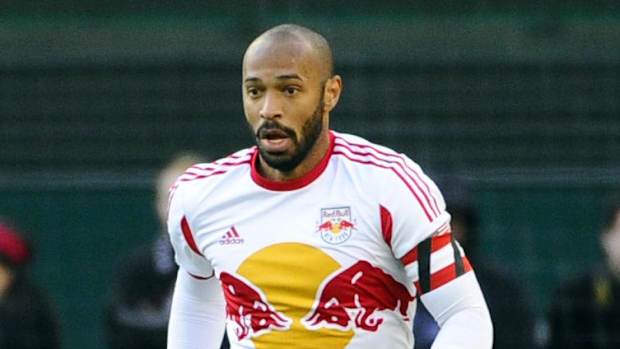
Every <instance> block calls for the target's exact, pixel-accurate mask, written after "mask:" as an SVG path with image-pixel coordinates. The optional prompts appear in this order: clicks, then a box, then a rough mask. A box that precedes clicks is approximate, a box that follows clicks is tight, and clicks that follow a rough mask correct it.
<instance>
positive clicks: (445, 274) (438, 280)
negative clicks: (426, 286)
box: [431, 257, 472, 291]
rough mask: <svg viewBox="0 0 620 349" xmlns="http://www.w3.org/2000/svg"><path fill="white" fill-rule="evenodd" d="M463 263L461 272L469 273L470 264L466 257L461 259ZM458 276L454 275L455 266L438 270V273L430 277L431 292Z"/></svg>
mask: <svg viewBox="0 0 620 349" xmlns="http://www.w3.org/2000/svg"><path fill="white" fill-rule="evenodd" d="M462 261H463V271H464V272H465V273H467V272H468V271H471V270H472V268H471V264H470V263H469V260H468V259H467V257H463V258H462ZM458 276H459V275H457V274H456V264H455V263H452V264H450V265H449V266H447V267H445V268H443V269H441V270H439V271H438V272H436V273H434V274H432V275H431V291H432V290H435V289H438V288H440V287H441V286H443V285H445V284H447V283H448V282H450V281H452V280H454V279H456V278H457V277H458Z"/></svg>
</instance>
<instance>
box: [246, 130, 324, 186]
mask: <svg viewBox="0 0 620 349" xmlns="http://www.w3.org/2000/svg"><path fill="white" fill-rule="evenodd" d="M334 138H335V136H334V133H333V132H332V131H329V148H328V150H327V153H326V154H325V156H323V159H321V162H319V163H318V165H316V166H315V167H314V168H313V169H312V170H311V171H310V172H308V173H306V174H305V175H304V176H302V177H299V178H295V179H291V180H287V181H274V180H271V179H269V178H266V177H263V176H262V175H261V174H260V173H259V172H258V170H257V168H258V154H259V151H258V147H255V150H254V154H252V162H251V164H252V171H251V175H252V180H253V181H254V183H256V184H258V185H259V186H261V187H263V188H265V189H269V190H275V191H288V190H295V189H300V188H303V187H305V186H307V185H308V184H310V183H312V182H314V180H315V179H317V178H318V177H319V176H320V175H321V174H322V173H323V171H325V168H327V164H328V163H329V159H330V158H331V157H332V153H333V151H334Z"/></svg>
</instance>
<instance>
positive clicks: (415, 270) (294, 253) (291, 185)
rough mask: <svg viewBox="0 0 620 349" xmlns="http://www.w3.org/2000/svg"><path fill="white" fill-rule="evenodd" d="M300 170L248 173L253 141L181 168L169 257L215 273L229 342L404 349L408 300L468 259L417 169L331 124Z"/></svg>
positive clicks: (408, 339)
mask: <svg viewBox="0 0 620 349" xmlns="http://www.w3.org/2000/svg"><path fill="white" fill-rule="evenodd" d="M330 142H331V145H330V148H329V151H328V153H327V154H326V155H325V157H324V158H323V159H322V161H321V162H320V164H319V165H318V166H317V167H316V168H314V169H313V170H312V171H311V172H310V173H308V174H307V175H306V176H304V177H303V178H299V179H295V180H291V181H286V182H274V181H270V180H269V179H266V178H264V177H262V176H261V175H260V174H259V173H258V172H257V171H256V161H257V156H258V150H257V148H256V147H252V148H249V149H245V150H242V151H239V152H237V153H235V154H233V155H231V156H229V157H227V158H224V159H221V160H218V161H215V162H214V163H210V164H199V165H196V166H193V167H191V168H190V169H188V171H187V172H186V173H185V174H184V175H182V176H181V177H180V178H179V180H178V181H177V183H176V184H175V185H174V186H173V188H172V193H171V202H170V214H169V223H168V224H169V230H170V234H171V240H172V243H173V245H174V247H175V251H176V260H177V263H178V264H179V265H180V266H181V267H182V268H183V269H185V270H186V271H187V272H188V273H190V274H191V275H192V276H194V277H196V278H210V277H217V278H218V279H219V280H220V283H221V286H222V291H223V293H224V296H225V299H226V318H227V331H228V335H229V340H230V342H231V346H232V347H233V348H355V349H362V348H372V349H376V348H385V347H389V348H397V349H398V348H403V349H405V348H407V349H410V348H412V345H413V338H412V333H411V326H412V320H413V316H414V313H415V306H416V300H417V298H419V296H420V295H421V294H424V293H426V292H429V291H432V290H434V289H437V288H439V287H441V286H442V285H444V284H446V283H449V282H451V281H452V280H454V279H455V278H457V277H458V276H459V275H461V274H464V273H467V272H468V271H469V270H470V269H471V267H470V265H469V263H468V262H467V259H466V258H465V257H464V255H463V252H462V250H461V248H460V247H459V246H458V244H457V243H456V242H455V241H454V240H453V239H452V238H451V234H450V230H449V229H450V228H449V220H450V215H449V214H448V213H447V212H446V210H445V208H446V205H445V202H444V199H443V197H442V195H441V193H440V191H439V190H438V189H437V187H436V186H435V184H434V183H433V182H432V181H431V180H430V179H429V178H428V177H427V176H426V175H425V174H424V173H423V172H422V170H421V169H420V167H419V166H418V165H417V164H416V163H414V162H413V161H411V160H410V159H408V158H407V157H406V156H404V155H402V154H398V153H396V152H394V151H392V150H390V149H388V148H385V147H382V146H379V145H375V144H372V143H370V142H368V141H366V140H364V139H362V138H359V137H356V136H352V135H346V134H341V133H337V132H333V131H331V132H330Z"/></svg>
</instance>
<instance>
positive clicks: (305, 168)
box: [258, 127, 330, 181]
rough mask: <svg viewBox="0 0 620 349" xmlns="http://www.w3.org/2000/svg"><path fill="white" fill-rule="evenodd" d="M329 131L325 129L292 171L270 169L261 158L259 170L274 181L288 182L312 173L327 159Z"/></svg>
mask: <svg viewBox="0 0 620 349" xmlns="http://www.w3.org/2000/svg"><path fill="white" fill-rule="evenodd" d="M329 146H330V143H329V129H328V128H326V127H324V128H323V130H322V131H321V135H320V136H319V138H318V139H317V140H316V142H315V143H314V145H313V146H312V148H311V149H310V151H309V152H308V155H307V156H306V158H305V159H303V160H302V161H301V163H299V165H297V167H295V168H294V169H293V170H291V171H286V172H285V171H280V170H277V169H275V168H273V167H270V166H269V165H268V164H267V163H266V162H265V160H264V159H263V158H262V157H260V156H259V161H258V170H259V172H260V173H261V174H262V175H263V176H264V177H265V178H268V179H270V180H274V181H288V180H292V179H297V178H301V177H303V176H304V175H306V174H307V173H308V172H310V171H312V169H313V168H315V167H316V166H317V165H318V164H319V163H320V162H321V160H322V159H323V157H325V155H326V154H327V152H328V151H329Z"/></svg>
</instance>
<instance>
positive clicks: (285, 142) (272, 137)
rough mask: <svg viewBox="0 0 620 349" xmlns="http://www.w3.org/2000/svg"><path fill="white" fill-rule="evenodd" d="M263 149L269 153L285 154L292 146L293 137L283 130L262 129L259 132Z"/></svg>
mask: <svg viewBox="0 0 620 349" xmlns="http://www.w3.org/2000/svg"><path fill="white" fill-rule="evenodd" d="M258 140H259V142H260V144H261V148H263V150H265V151H267V152H269V153H284V152H285V151H286V150H287V149H288V148H289V147H291V146H292V143H293V141H292V140H291V137H290V136H289V135H288V134H287V133H286V132H285V131H284V130H281V129H277V128H271V129H261V130H259V132H258Z"/></svg>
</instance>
